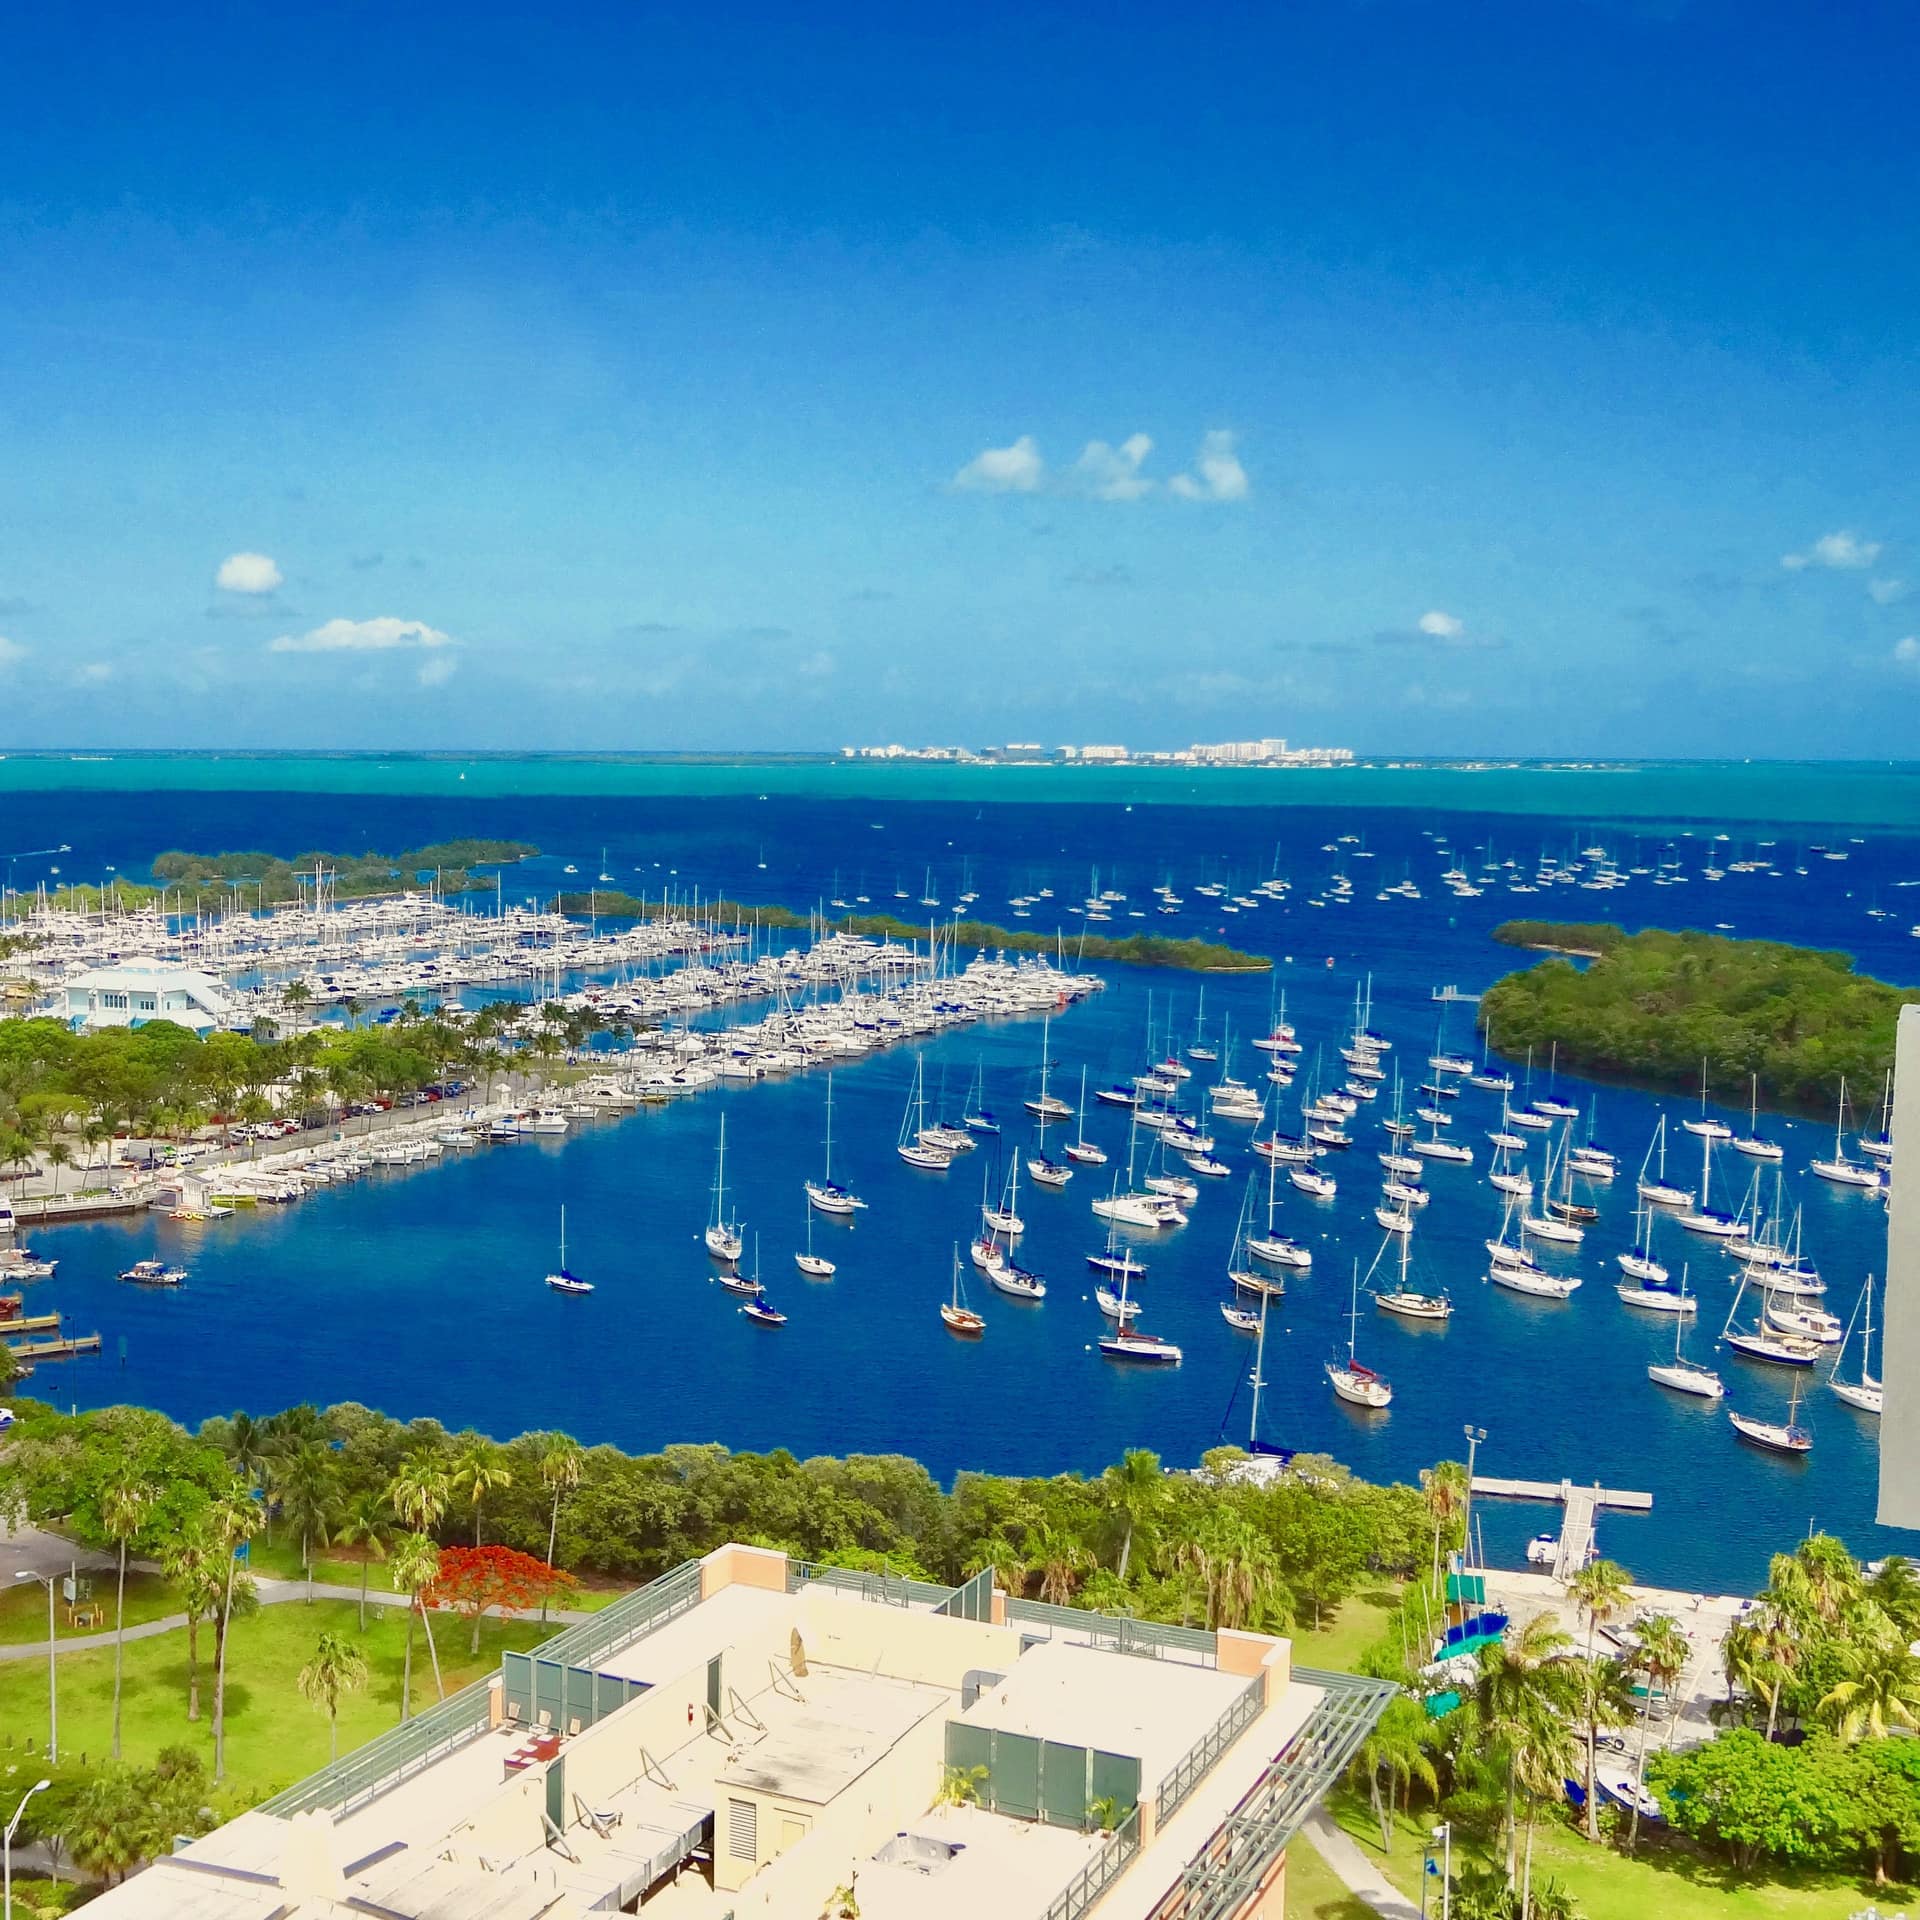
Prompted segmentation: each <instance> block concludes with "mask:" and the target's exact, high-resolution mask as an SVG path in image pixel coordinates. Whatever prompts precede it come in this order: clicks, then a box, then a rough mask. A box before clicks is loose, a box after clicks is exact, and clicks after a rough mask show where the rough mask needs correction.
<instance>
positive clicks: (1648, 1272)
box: [1614, 1201, 1668, 1287]
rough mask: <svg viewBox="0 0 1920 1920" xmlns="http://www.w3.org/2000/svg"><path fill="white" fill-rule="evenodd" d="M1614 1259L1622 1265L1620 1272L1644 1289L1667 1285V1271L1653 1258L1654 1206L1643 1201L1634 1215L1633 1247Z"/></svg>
mask: <svg viewBox="0 0 1920 1920" xmlns="http://www.w3.org/2000/svg"><path fill="white" fill-rule="evenodd" d="M1614 1258H1615V1259H1616V1260H1617V1261H1618V1262H1619V1263H1620V1271H1621V1272H1622V1273H1624V1274H1625V1275H1626V1276H1627V1278H1628V1279H1629V1280H1637V1281H1638V1282H1639V1283H1640V1284H1641V1285H1642V1286H1643V1287H1663V1286H1665V1285H1666V1283H1667V1279H1668V1273H1667V1269H1666V1268H1665V1267H1664V1266H1662V1265H1661V1264H1660V1262H1659V1261H1658V1260H1656V1259H1655V1258H1654V1257H1653V1206H1652V1203H1651V1202H1650V1201H1643V1202H1642V1203H1641V1204H1640V1205H1639V1206H1638V1207H1636V1208H1635V1209H1634V1213H1633V1245H1632V1247H1631V1248H1630V1249H1629V1250H1628V1251H1627V1252H1625V1253H1617V1254H1615V1255H1614Z"/></svg>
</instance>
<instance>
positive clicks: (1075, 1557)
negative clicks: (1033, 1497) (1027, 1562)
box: [1033, 1525, 1093, 1607]
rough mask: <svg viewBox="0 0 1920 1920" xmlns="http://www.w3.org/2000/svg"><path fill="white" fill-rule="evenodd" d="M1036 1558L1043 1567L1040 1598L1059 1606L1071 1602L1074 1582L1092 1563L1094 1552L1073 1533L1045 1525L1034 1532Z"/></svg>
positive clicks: (1041, 1568) (1040, 1568)
mask: <svg viewBox="0 0 1920 1920" xmlns="http://www.w3.org/2000/svg"><path fill="white" fill-rule="evenodd" d="M1033 1558H1034V1564H1035V1565H1036V1566H1037V1567H1038V1568H1039V1570H1040V1598H1041V1599H1042V1600H1045V1601H1049V1602H1050V1603H1051V1604H1052V1605H1054V1606H1056V1607H1064V1606H1066V1605H1068V1604H1069V1602H1071V1600H1072V1599H1073V1589H1074V1585H1075V1583H1076V1582H1077V1581H1078V1580H1079V1579H1080V1577H1081V1576H1082V1575H1083V1574H1085V1573H1086V1571H1087V1569H1088V1568H1089V1567H1090V1566H1091V1565H1092V1564H1093V1556H1092V1555H1091V1554H1090V1553H1088V1551H1087V1550H1086V1548H1085V1547H1083V1546H1082V1545H1081V1544H1080V1542H1079V1541H1078V1540H1076V1539H1075V1538H1074V1536H1073V1535H1072V1534H1071V1533H1069V1532H1067V1531H1066V1530H1065V1529H1064V1528H1060V1527H1050V1526H1045V1525H1042V1526H1041V1528H1040V1529H1039V1531H1038V1533H1037V1534H1036V1535H1035V1536H1034V1541H1033Z"/></svg>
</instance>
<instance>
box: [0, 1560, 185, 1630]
mask: <svg viewBox="0 0 1920 1920" xmlns="http://www.w3.org/2000/svg"><path fill="white" fill-rule="evenodd" d="M92 1579H93V1605H94V1607H95V1609H96V1610H97V1611H98V1613H99V1616H100V1619H99V1624H98V1625H96V1626H92V1627H70V1626H68V1625H67V1603H66V1601H65V1600H64V1599H63V1598H61V1596H60V1594H59V1591H58V1589H57V1587H56V1590H55V1593H54V1602H53V1627H54V1637H55V1638H56V1639H59V1640H72V1639H75V1638H80V1639H84V1638H85V1637H86V1636H87V1635H88V1634H90V1633H111V1632H112V1631H113V1598H114V1576H113V1575H112V1574H111V1573H95V1574H94V1575H93V1576H92ZM179 1610H180V1603H179V1601H178V1600H176V1599H175V1598H174V1593H173V1589H172V1588H171V1587H169V1586H168V1585H167V1583H166V1582H165V1581H164V1580H162V1579H161V1578H160V1576H159V1575H158V1574H153V1573H134V1572H129V1573H128V1575H127V1625H128V1626H130V1627H137V1626H139V1625H140V1623H141V1622H142V1621H143V1620H158V1619H160V1618H161V1617H162V1616H163V1615H166V1614H169V1613H178V1612H179ZM46 1637H47V1590H46V1588H45V1587H43V1586H41V1585H40V1583H39V1582H38V1581H37V1580H19V1581H10V1582H9V1583H8V1584H7V1585H6V1586H4V1587H0V1645H5V1646H14V1647H17V1646H25V1645H27V1644H29V1643H30V1642H32V1641H35V1640H45V1639H46Z"/></svg>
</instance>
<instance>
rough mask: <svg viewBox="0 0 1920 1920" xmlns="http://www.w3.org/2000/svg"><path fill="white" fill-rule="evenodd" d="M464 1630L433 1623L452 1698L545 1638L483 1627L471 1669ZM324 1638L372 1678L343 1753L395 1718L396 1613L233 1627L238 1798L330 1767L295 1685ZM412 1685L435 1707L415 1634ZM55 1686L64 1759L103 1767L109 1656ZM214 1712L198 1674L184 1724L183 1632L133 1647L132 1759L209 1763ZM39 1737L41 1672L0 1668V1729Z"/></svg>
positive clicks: (402, 1626) (128, 1694) (230, 1691)
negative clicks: (347, 1648)
mask: <svg viewBox="0 0 1920 1920" xmlns="http://www.w3.org/2000/svg"><path fill="white" fill-rule="evenodd" d="M468 1631H469V1629H468V1628H467V1625H466V1623H465V1622H464V1621H462V1620H459V1619H456V1618H454V1617H452V1616H450V1615H440V1616H437V1617H436V1618H435V1621H434V1635H435V1638H436V1640H437V1642H438V1644H439V1647H440V1660H441V1669H442V1672H443V1674H444V1676H445V1679H446V1685H447V1691H448V1692H450V1693H451V1692H452V1691H453V1690H454V1689H455V1688H456V1687H460V1686H464V1685H465V1684H466V1683H467V1682H468V1681H469V1680H474V1679H477V1678H479V1676H480V1675H481V1674H483V1673H489V1672H492V1671H493V1670H494V1669H495V1667H497V1665H498V1664H499V1658H500V1653H501V1651H502V1649H503V1648H510V1647H511V1648H520V1647H527V1646H532V1645H533V1644H535V1643H536V1642H537V1641H539V1640H540V1639H541V1638H543V1637H544V1636H543V1633H542V1630H541V1628H540V1627H539V1626H538V1625H536V1624H534V1623H532V1622H520V1621H507V1622H500V1621H494V1620H489V1621H487V1622H486V1623H485V1625H483V1627H482V1628H481V1632H480V1656H479V1658H478V1659H474V1658H472V1657H471V1656H469V1654H468V1652H467V1636H468ZM322 1632H332V1633H341V1634H345V1635H347V1636H348V1637H349V1638H350V1639H353V1640H355V1641H357V1642H358V1643H359V1644H360V1646H361V1647H362V1649H363V1650H364V1651H365V1653H366V1655H367V1659H368V1664H369V1666H370V1667H371V1669H372V1671H371V1674H370V1677H369V1684H368V1687H367V1689H366V1690H365V1691H364V1692H361V1693H357V1694H352V1695H350V1696H348V1698H347V1700H346V1701H345V1702H343V1704H342V1706H341V1711H340V1750H341V1751H342V1752H343V1753H344V1752H346V1751H348V1750H349V1749H350V1748H352V1747H355V1746H358V1745H359V1744H360V1743H361V1742H362V1741H365V1740H369V1739H371V1738H372V1737H373V1736H374V1735H375V1734H377V1733H382V1732H384V1731H385V1730H386V1729H387V1728H388V1727H390V1726H392V1725H393V1724H394V1722H395V1721H396V1720H397V1719H398V1717H399V1708H400V1669H401V1662H402V1652H403V1649H404V1647H405V1644H406V1633H407V1624H406V1616H405V1614H404V1613H403V1612H401V1611H399V1610H398V1609H389V1608H382V1609H380V1610H379V1611H377V1612H376V1611H374V1610H373V1609H371V1608H370V1609H369V1610H368V1615H367V1628H366V1632H365V1633H364V1634H362V1633H361V1632H360V1630H359V1627H358V1623H357V1619H356V1609H355V1608H354V1606H353V1604H352V1603H351V1602H350V1601H344V1600H335V1601H327V1600H322V1601H319V1602H316V1603H315V1604H314V1605H313V1606H312V1607H306V1606H302V1605H299V1604H297V1603H296V1604H293V1605H288V1606H277V1607H265V1608H262V1609H261V1611H260V1612H259V1613H258V1614H256V1615H255V1616H254V1617H253V1618H252V1619H250V1620H243V1621H240V1622H238V1623H237V1624H236V1625H235V1627H234V1630H233V1645H232V1647H231V1649H230V1651H229V1653H228V1658H227V1773H228V1778H229V1781H230V1782H231V1783H232V1784H233V1785H234V1786H235V1787H237V1788H240V1789H242V1790H244V1791H246V1792H247V1793H249V1794H250V1795H251V1794H264V1793H266V1792H269V1791H271V1790H273V1789H274V1788H277V1787H281V1786H285V1785H287V1784H288V1783H289V1782H291V1781H294V1780H298V1779H301V1778H302V1777H303V1776H305V1775H306V1774H308V1773H311V1772H312V1771H313V1770H314V1769H315V1768H316V1767H319V1766H322V1765H324V1764H325V1762H326V1759H327V1722H326V1717H325V1715H324V1714H322V1713H321V1712H319V1711H318V1709H316V1708H314V1707H310V1706H309V1705H308V1704H307V1702H306V1701H305V1700H304V1699H303V1698H302V1697H301V1695H300V1692H299V1689H298V1687H297V1686H296V1685H295V1676H296V1675H297V1674H298V1673H299V1671H300V1669H301V1667H302V1666H304V1665H305V1664H306V1662H307V1661H308V1660H309V1659H310V1658H311V1657H312V1653H313V1647H314V1642H315V1641H316V1640H317V1639H318V1637H319V1636H320V1634H321V1633H322ZM200 1653H201V1663H202V1667H203V1669H205V1668H207V1666H208V1663H209V1662H210V1661H211V1658H212V1653H213V1635H212V1633H211V1632H210V1631H207V1630H205V1629H203V1630H202V1632H201V1635H200ZM413 1679H414V1689H413V1697H414V1704H415V1706H416V1707H423V1706H427V1705H430V1704H431V1703H432V1701H433V1700H434V1698H435V1694H434V1686H433V1671H432V1667H431V1665H430V1664H429V1662H428V1660H427V1656H426V1643H425V1640H424V1638H423V1637H422V1636H421V1633H420V1629H419V1627H418V1626H417V1625H416V1627H415V1630H414V1663H413ZM59 1680H60V1751H61V1757H62V1759H63V1760H65V1759H73V1760H78V1759H79V1757H80V1756H81V1755H82V1754H83V1753H84V1754H85V1756H86V1758H87V1761H88V1762H89V1763H92V1762H95V1761H97V1760H100V1759H102V1758H104V1757H105V1755H106V1754H107V1752H108V1751H109V1746H110V1736H111V1730H112V1721H113V1651H112V1649H111V1648H107V1649H105V1650H103V1651H101V1652H99V1653H77V1654H70V1655H67V1656H65V1657H64V1658H62V1660H61V1661H60V1671H59ZM212 1703H213V1686H212V1676H211V1673H210V1671H209V1672H206V1673H205V1674H204V1675H203V1683H202V1690H201V1718H200V1720H199V1721H198V1722H197V1723H189V1722H188V1720H187V1717H186V1710H187V1637H186V1632H185V1630H184V1629H180V1630H177V1631H175V1632H172V1633H166V1634H161V1635H158V1636H156V1637H155V1638H154V1639H151V1640H134V1641H129V1642H128V1644H127V1648H126V1686H125V1697H124V1701H123V1705H122V1721H123V1728H124V1748H125V1753H126V1757H127V1758H128V1759H129V1760H132V1761H136V1762H146V1761H151V1760H152V1759H153V1757H154V1756H155V1755H156V1754H157V1753H158V1752H159V1751H160V1749H161V1748H162V1747H165V1746H170V1745H174V1744H185V1745H188V1746H191V1747H193V1748H195V1749H196V1750H197V1751H199V1752H201V1753H203V1754H204V1755H205V1756H206V1758H207V1760H208V1762H209V1764H211V1762H212V1757H213V1729H212V1724H211V1719H210V1714H211V1710H212ZM46 1727H47V1673H46V1668H45V1666H44V1665H43V1664H41V1663H40V1662H38V1661H32V1660H27V1661H9V1662H6V1663H4V1664H0V1728H5V1729H6V1730H7V1731H8V1732H10V1733H13V1734H16V1735H19V1736H23V1737H31V1738H32V1739H33V1740H34V1741H35V1742H36V1743H40V1742H43V1741H44V1740H45V1737H46Z"/></svg>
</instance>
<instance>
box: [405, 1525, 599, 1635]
mask: <svg viewBox="0 0 1920 1920" xmlns="http://www.w3.org/2000/svg"><path fill="white" fill-rule="evenodd" d="M578 1584H579V1583H578V1582H577V1581H576V1580H575V1579H574V1577H573V1575H572V1574H570V1573H562V1572H561V1571H560V1569H559V1568H558V1567H550V1566H548V1565H547V1563H546V1562H545V1561H544V1560H539V1559H536V1558H535V1557H534V1556H533V1555H532V1554H530V1553H518V1552H516V1551H515V1550H514V1549H513V1548H512V1547H442V1548H441V1549H440V1573H439V1577H438V1578H437V1579H436V1580H435V1581H434V1582H433V1584H432V1585H431V1586H430V1587H428V1588H427V1589H426V1590H425V1591H424V1592H423V1593H422V1594H421V1596H420V1597H421V1599H422V1601H423V1602H424V1603H425V1604H426V1605H427V1606H430V1607H451V1608H452V1609H453V1610H454V1611H455V1612H456V1613H464V1614H465V1615H466V1616H467V1618H468V1619H469V1620H471V1621H472V1622H473V1639H472V1642H471V1645H470V1649H469V1650H470V1651H471V1652H474V1653H478V1652H479V1651H480V1621H481V1618H482V1616H484V1615H485V1614H486V1613H488V1612H489V1611H491V1610H494V1609H498V1610H499V1612H500V1613H501V1614H502V1615H503V1616H504V1615H506V1614H508V1613H516V1612H526V1611H528V1610H530V1609H532V1608H534V1607H537V1606H540V1605H542V1604H543V1603H544V1602H547V1601H551V1600H552V1599H554V1598H555V1597H556V1596H557V1595H559V1594H561V1593H564V1592H565V1591H566V1590H567V1589H568V1588H569V1587H573V1586H577V1585H578Z"/></svg>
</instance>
